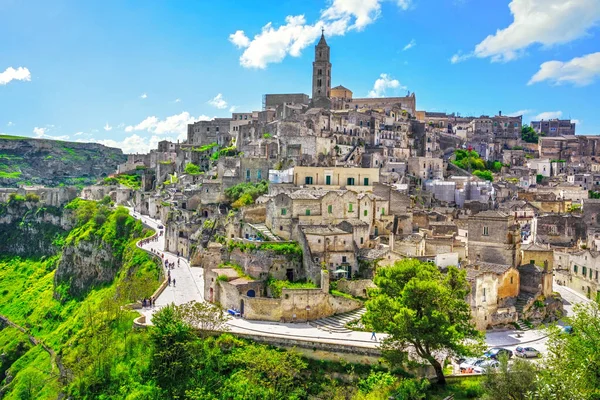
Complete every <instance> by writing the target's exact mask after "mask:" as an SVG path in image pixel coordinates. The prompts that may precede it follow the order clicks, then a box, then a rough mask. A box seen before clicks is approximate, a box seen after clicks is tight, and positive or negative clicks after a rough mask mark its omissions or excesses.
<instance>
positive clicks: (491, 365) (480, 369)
mask: <svg viewBox="0 0 600 400" xmlns="http://www.w3.org/2000/svg"><path fill="white" fill-rule="evenodd" d="M499 366H500V363H499V362H498V361H496V360H485V361H483V362H481V363H480V364H479V365H477V366H475V367H474V368H473V372H475V373H476V374H483V373H484V372H485V371H486V370H487V369H496V368H498V367H499Z"/></svg>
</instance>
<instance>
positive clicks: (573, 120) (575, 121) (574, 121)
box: [571, 118, 583, 125]
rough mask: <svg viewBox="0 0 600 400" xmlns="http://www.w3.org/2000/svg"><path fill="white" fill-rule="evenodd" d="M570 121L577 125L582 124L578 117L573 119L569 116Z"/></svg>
mask: <svg viewBox="0 0 600 400" xmlns="http://www.w3.org/2000/svg"><path fill="white" fill-rule="evenodd" d="M571 122H572V123H574V124H577V125H581V124H583V121H582V120H580V119H573V118H571Z"/></svg>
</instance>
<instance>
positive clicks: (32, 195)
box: [25, 193, 40, 203]
mask: <svg viewBox="0 0 600 400" xmlns="http://www.w3.org/2000/svg"><path fill="white" fill-rule="evenodd" d="M25 200H26V201H31V202H32V203H38V202H39V201H40V196H38V195H37V194H35V193H27V195H25Z"/></svg>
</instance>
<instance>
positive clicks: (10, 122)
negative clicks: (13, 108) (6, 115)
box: [6, 121, 15, 126]
mask: <svg viewBox="0 0 600 400" xmlns="http://www.w3.org/2000/svg"><path fill="white" fill-rule="evenodd" d="M6 126H15V123H14V122H12V121H8V124H6Z"/></svg>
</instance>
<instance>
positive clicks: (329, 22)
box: [229, 0, 411, 69]
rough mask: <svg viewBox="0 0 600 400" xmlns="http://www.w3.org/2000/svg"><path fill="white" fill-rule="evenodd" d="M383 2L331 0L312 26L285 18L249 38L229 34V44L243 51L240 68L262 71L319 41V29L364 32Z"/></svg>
mask: <svg viewBox="0 0 600 400" xmlns="http://www.w3.org/2000/svg"><path fill="white" fill-rule="evenodd" d="M383 1H384V0H333V1H332V2H331V5H330V6H329V7H327V8H326V9H325V10H323V11H322V12H321V16H320V18H319V20H318V21H316V22H315V23H314V24H308V23H307V21H306V18H305V17H304V15H295V16H292V15H288V16H287V17H286V18H285V24H283V25H281V26H278V27H273V23H272V22H269V23H267V24H266V25H264V26H263V27H262V30H261V32H260V33H258V34H257V35H255V36H254V38H252V39H250V38H248V36H247V35H246V33H245V32H244V31H242V30H238V31H236V32H235V33H232V34H230V35H229V41H230V42H231V43H233V44H234V45H235V46H236V47H238V48H241V49H244V52H243V53H242V55H241V56H240V65H242V66H243V67H245V68H261V69H263V68H266V67H267V65H268V64H270V63H277V62H281V61H282V60H283V59H284V58H285V57H286V56H288V55H289V56H292V57H298V56H300V54H301V53H302V50H304V49H305V48H306V47H307V46H309V45H310V44H312V43H313V42H314V41H315V40H316V39H317V38H319V36H320V35H321V29H322V28H323V29H325V34H326V35H327V37H332V36H341V35H344V34H346V32H349V31H351V30H356V31H360V30H362V29H364V28H365V27H366V26H368V25H370V24H372V23H373V22H374V21H375V20H376V19H377V18H378V17H379V15H380V13H381V3H382V2H383ZM396 4H397V5H398V7H400V8H402V9H404V10H406V9H407V8H408V7H409V6H410V4H411V1H410V0H396Z"/></svg>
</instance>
